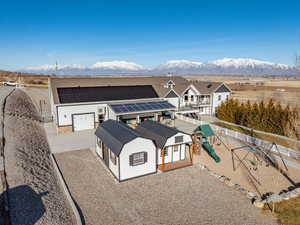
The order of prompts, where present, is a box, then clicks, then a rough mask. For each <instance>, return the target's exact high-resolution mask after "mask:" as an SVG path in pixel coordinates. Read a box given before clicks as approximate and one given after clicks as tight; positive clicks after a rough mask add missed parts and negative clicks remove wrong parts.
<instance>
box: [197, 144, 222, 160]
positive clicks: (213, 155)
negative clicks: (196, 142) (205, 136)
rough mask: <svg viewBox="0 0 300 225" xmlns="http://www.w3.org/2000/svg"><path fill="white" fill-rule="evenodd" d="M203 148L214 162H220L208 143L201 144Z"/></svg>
mask: <svg viewBox="0 0 300 225" xmlns="http://www.w3.org/2000/svg"><path fill="white" fill-rule="evenodd" d="M202 145H203V148H205V150H206V151H207V153H208V154H209V155H210V156H211V157H212V158H213V159H214V160H215V162H217V163H218V162H220V161H221V159H220V157H219V156H218V155H217V153H216V152H215V150H214V149H213V147H212V146H211V145H210V144H209V143H208V141H205V142H203V144H202Z"/></svg>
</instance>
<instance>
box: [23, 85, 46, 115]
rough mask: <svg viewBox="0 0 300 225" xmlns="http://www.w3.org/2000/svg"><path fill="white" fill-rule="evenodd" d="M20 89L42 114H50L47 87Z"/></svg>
mask: <svg viewBox="0 0 300 225" xmlns="http://www.w3.org/2000/svg"><path fill="white" fill-rule="evenodd" d="M22 90H23V91H24V92H25V93H26V94H27V95H28V96H29V97H30V98H31V100H32V102H33V104H34V105H35V107H36V109H38V112H39V113H40V114H42V115H44V116H50V115H51V109H50V101H49V91H48V88H33V87H25V88H23V89H22Z"/></svg>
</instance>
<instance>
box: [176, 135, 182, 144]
mask: <svg viewBox="0 0 300 225" xmlns="http://www.w3.org/2000/svg"><path fill="white" fill-rule="evenodd" d="M180 142H183V136H182V135H181V136H177V137H175V143H180Z"/></svg>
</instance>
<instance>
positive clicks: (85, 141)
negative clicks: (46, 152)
mask: <svg viewBox="0 0 300 225" xmlns="http://www.w3.org/2000/svg"><path fill="white" fill-rule="evenodd" d="M44 128H45V131H46V134H47V139H48V143H49V145H50V150H51V152H52V153H59V152H66V151H73V150H79V149H95V145H96V139H95V134H94V133H95V130H84V131H76V132H72V133H64V134H57V132H56V127H55V124H54V123H45V124H44Z"/></svg>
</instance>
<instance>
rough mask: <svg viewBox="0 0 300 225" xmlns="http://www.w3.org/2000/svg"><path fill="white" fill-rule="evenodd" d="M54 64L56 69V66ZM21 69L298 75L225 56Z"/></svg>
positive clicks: (76, 72)
mask: <svg viewBox="0 0 300 225" xmlns="http://www.w3.org/2000/svg"><path fill="white" fill-rule="evenodd" d="M56 68H57V70H56ZM22 72H32V73H42V74H52V73H55V74H58V75H96V74H108V75H109V74H116V75H118V74H169V73H172V74H174V75H202V74H206V75H210V74H211V75H254V76H255V75H299V74H300V70H299V69H297V68H295V67H292V66H288V65H285V64H275V63H271V62H266V61H260V60H256V59H247V58H224V59H218V60H215V61H210V62H206V63H202V62H196V61H189V60H170V61H167V62H166V63H164V64H161V65H159V66H157V67H154V68H146V67H144V66H142V65H140V64H137V63H134V62H128V61H111V62H96V63H95V64H93V65H91V66H83V65H79V64H70V65H57V66H56V65H42V66H37V67H29V68H26V69H24V70H22Z"/></svg>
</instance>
